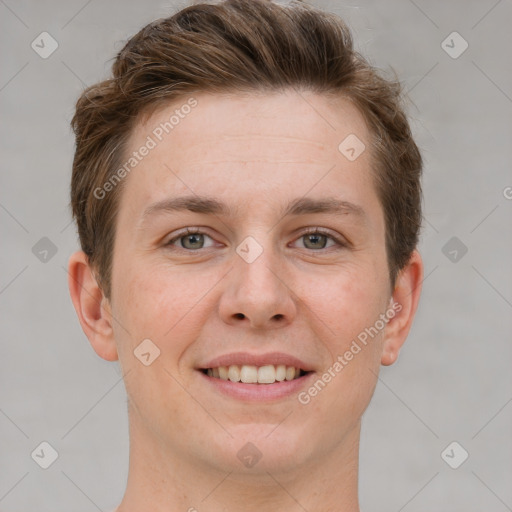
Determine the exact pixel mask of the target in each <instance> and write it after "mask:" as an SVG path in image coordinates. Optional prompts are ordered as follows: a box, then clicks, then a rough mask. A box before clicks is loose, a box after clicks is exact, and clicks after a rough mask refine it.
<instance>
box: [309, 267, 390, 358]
mask: <svg viewBox="0 0 512 512" xmlns="http://www.w3.org/2000/svg"><path fill="white" fill-rule="evenodd" d="M312 284H313V283H311V287H310V288H309V289H310V290H313V292H311V291H309V292H308V293H305V294H304V295H303V298H304V301H305V302H306V303H307V305H308V307H309V308H310V309H311V310H312V311H313V312H314V313H315V315H316V316H317V317H318V318H319V319H321V320H322V323H323V324H325V325H326V326H328V327H329V329H327V330H326V335H327V338H328V339H331V341H332V343H331V346H332V349H335V350H337V351H338V353H339V352H340V351H342V352H341V353H343V352H344V351H345V350H346V349H347V346H348V345H350V342H351V341H352V340H353V339H354V338H357V336H358V335H359V334H360V333H361V332H363V331H364V330H365V329H366V328H370V327H371V326H373V325H374V324H375V322H376V320H378V318H379V315H380V314H381V313H383V312H384V309H385V307H386V304H387V301H388V300H389V298H388V297H387V281H386V279H383V278H382V276H380V275H379V274H378V273H376V272H375V273H372V270H371V268H370V267H366V268H365V269H361V268H355V267H354V268H352V269H345V270H344V271H343V272H339V273H338V274H335V275H333V276H332V278H331V279H324V280H322V281H316V282H315V286H314V287H313V286H312Z"/></svg>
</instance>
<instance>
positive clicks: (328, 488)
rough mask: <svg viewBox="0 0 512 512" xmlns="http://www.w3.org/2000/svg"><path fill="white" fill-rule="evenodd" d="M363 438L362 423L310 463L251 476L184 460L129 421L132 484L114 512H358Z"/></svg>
mask: <svg viewBox="0 0 512 512" xmlns="http://www.w3.org/2000/svg"><path fill="white" fill-rule="evenodd" d="M143 434H144V435H143ZM359 436H360V423H358V424H357V425H356V427H355V428H354V429H353V430H352V431H350V432H348V433H347V435H346V436H345V437H344V439H343V441H342V442H341V443H340V444H339V446H337V447H336V449H335V450H332V451H331V452H330V453H328V454H327V453H326V454H322V455H321V456H317V458H316V459H315V460H313V461H311V462H310V463H308V465H307V467H297V468H295V469H294V470H293V471H286V472H283V471H279V468H276V469H273V470H272V471H265V470H263V471H259V472H258V473H256V472H254V473H252V472H251V473H250V474H248V473H247V472H239V469H238V468H234V469H233V471H232V472H224V471H221V470H217V469H215V468H214V467H212V466H211V465H206V464H205V462H204V461H195V460H182V459H183V458H182V457H177V456H176V455H175V454H172V453H169V452H168V451H166V450H165V449H163V448H162V444H161V442H160V443H158V442H157V440H155V439H151V438H150V436H148V435H147V432H143V431H142V429H141V428H140V425H134V424H133V422H130V464H129V473H128V482H127V487H126V492H125V495H124V497H123V500H122V502H121V504H120V506H119V507H118V509H117V510H116V512H138V511H140V510H146V509H151V510H152V511H153V512H171V511H175V510H182V511H184V512H185V511H186V512H200V511H201V510H208V512H222V511H225V510H231V511H242V510H243V511H244V512H260V511H261V510H268V509H269V508H271V509H272V511H273V512H290V510H297V511H302V510H307V511H308V512H359V505H358V488H357V482H358V459H359Z"/></svg>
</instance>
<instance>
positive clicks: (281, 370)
mask: <svg viewBox="0 0 512 512" xmlns="http://www.w3.org/2000/svg"><path fill="white" fill-rule="evenodd" d="M285 378H286V366H285V365H284V364H280V365H279V366H276V380H277V381H279V382H281V381H283V380H284V379H285Z"/></svg>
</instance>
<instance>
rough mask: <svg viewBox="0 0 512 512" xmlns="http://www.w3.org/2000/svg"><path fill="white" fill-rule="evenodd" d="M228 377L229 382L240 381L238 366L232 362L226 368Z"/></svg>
mask: <svg viewBox="0 0 512 512" xmlns="http://www.w3.org/2000/svg"><path fill="white" fill-rule="evenodd" d="M228 379H229V380H230V381H231V382H240V368H239V367H238V366H237V365H236V364H233V365H231V366H230V367H229V369H228Z"/></svg>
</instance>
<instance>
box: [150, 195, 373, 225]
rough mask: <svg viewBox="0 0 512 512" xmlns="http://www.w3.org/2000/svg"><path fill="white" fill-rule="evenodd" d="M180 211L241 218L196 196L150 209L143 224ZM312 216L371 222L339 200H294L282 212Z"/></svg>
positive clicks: (220, 204) (357, 208)
mask: <svg viewBox="0 0 512 512" xmlns="http://www.w3.org/2000/svg"><path fill="white" fill-rule="evenodd" d="M179 211H190V212H194V213H202V214H209V215H218V216H224V217H227V218H234V217H236V216H237V213H238V211H239V210H238V208H231V207H230V206H228V205H227V204H225V203H223V202H221V201H219V200H217V199H215V198H211V197H200V196H195V195H190V196H181V197H172V198H167V199H163V200H162V201H158V202H157V203H154V204H152V205H150V206H148V207H147V208H146V209H145V210H144V212H143V214H142V218H141V221H142V222H144V221H145V220H146V219H147V218H149V217H152V216H154V215H157V214H161V213H174V212H179ZM311 213H331V214H334V215H353V216H355V217H357V218H359V219H360V220H362V221H366V220H367V214H366V212H365V210H364V209H363V208H362V207H361V206H359V205H357V204H354V203H351V202H350V201H344V200H341V199H338V198H336V197H324V198H321V199H312V198H308V197H299V198H297V199H293V200H292V201H290V202H289V203H288V205H287V206H286V207H285V208H284V209H283V211H282V212H281V218H283V217H286V216H297V215H306V214H311Z"/></svg>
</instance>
